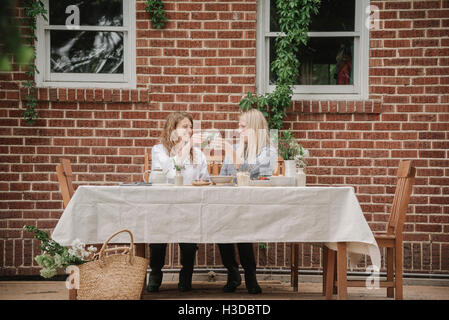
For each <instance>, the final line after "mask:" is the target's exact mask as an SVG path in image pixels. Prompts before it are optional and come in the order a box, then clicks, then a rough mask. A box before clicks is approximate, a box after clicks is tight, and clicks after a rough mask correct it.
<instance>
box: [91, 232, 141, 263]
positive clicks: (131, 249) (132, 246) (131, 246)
mask: <svg viewBox="0 0 449 320" xmlns="http://www.w3.org/2000/svg"><path fill="white" fill-rule="evenodd" d="M122 232H128V233H129V237H130V239H131V243H130V246H129V248H113V250H110V249H106V246H107V245H108V243H109V241H111V239H112V238H114V237H115V236H116V235H118V234H119V233H122ZM120 249H128V250H129V260H128V261H129V262H130V263H131V258H132V257H133V256H134V238H133V234H132V233H131V231H129V230H127V229H123V230H120V231H117V232H116V233H114V234H113V235H111V236H110V237H109V238H108V239H107V240H106V241H105V243H103V246H102V247H101V249H100V253H99V256H98V258H99V259H100V260H103V258H104V254H105V252H107V251H114V250H120ZM125 252H126V251H125Z"/></svg>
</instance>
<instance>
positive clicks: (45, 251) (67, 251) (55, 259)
mask: <svg viewBox="0 0 449 320" xmlns="http://www.w3.org/2000/svg"><path fill="white" fill-rule="evenodd" d="M23 229H24V230H26V231H29V232H33V233H34V237H35V238H36V239H37V240H40V241H41V245H39V248H40V249H41V250H42V254H41V255H37V256H36V257H35V258H34V260H36V262H37V263H38V264H39V265H40V266H41V267H42V270H41V271H40V273H41V276H42V277H44V278H52V277H54V276H55V275H56V274H57V273H58V269H60V268H64V269H65V268H67V267H68V266H70V265H79V264H83V263H85V262H88V261H91V260H92V259H93V258H94V255H95V252H96V251H97V248H95V247H94V246H90V247H89V248H87V250H86V249H85V246H86V245H85V244H84V243H82V242H81V241H80V240H79V239H76V240H75V241H73V243H72V246H71V248H68V247H64V246H61V245H60V244H59V243H57V242H56V241H54V240H52V239H50V238H49V236H48V234H47V233H46V232H45V231H42V230H39V229H38V228H36V227H34V226H24V227H23Z"/></svg>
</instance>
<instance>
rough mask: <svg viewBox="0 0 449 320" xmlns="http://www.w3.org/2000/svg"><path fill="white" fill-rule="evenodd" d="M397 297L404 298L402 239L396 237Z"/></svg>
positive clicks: (398, 298) (395, 283)
mask: <svg viewBox="0 0 449 320" xmlns="http://www.w3.org/2000/svg"><path fill="white" fill-rule="evenodd" d="M395 258H396V259H395V260H396V261H395V264H396V265H395V281H394V285H395V299H396V300H402V299H403V294H402V241H401V240H398V239H396V243H395Z"/></svg>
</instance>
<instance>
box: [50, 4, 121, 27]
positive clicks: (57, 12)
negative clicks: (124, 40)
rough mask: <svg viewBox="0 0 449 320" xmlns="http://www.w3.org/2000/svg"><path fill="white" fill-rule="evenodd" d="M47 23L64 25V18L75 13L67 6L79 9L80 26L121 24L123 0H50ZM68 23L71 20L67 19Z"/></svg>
mask: <svg viewBox="0 0 449 320" xmlns="http://www.w3.org/2000/svg"><path fill="white" fill-rule="evenodd" d="M49 2H50V3H49V9H50V13H49V23H50V24H51V25H65V24H66V19H67V18H69V17H70V16H72V15H73V14H76V11H73V10H72V9H71V8H68V9H69V13H66V8H67V7H68V6H72V5H74V6H77V7H78V9H79V24H80V25H82V26H123V0H84V1H73V0H50V1H49ZM68 20H69V22H68V23H69V24H72V22H71V21H73V20H72V19H71V18H69V19H68Z"/></svg>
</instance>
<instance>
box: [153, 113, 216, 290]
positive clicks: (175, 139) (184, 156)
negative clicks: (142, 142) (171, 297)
mask: <svg viewBox="0 0 449 320" xmlns="http://www.w3.org/2000/svg"><path fill="white" fill-rule="evenodd" d="M192 127H193V118H192V116H191V115H190V114H188V113H186V112H174V113H171V114H170V115H169V116H168V117H167V121H166V122H165V126H164V130H163V132H162V136H161V143H160V144H157V145H155V146H154V147H153V148H152V151H151V154H152V157H151V158H152V169H153V170H155V169H162V171H163V172H164V173H165V175H166V176H167V179H168V182H172V180H173V179H174V176H175V173H176V170H175V163H176V164H177V165H179V166H181V167H182V168H183V169H182V171H181V174H182V176H183V180H184V184H190V183H191V182H192V181H193V180H209V173H208V171H207V162H206V157H205V156H204V154H203V153H202V152H201V150H200V149H198V148H194V147H193V145H194V142H197V141H196V137H193V135H192V133H193V130H192ZM166 247H167V244H166V243H154V244H150V267H151V272H150V280H149V284H148V287H147V291H149V292H157V291H159V287H160V285H161V283H162V276H163V273H162V267H163V266H164V262H165V252H166ZM179 247H180V248H181V264H182V269H181V271H180V273H179V283H178V288H179V290H180V291H189V290H191V289H192V274H193V264H194V261H195V253H196V250H197V249H198V247H197V245H196V244H194V243H180V244H179Z"/></svg>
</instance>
